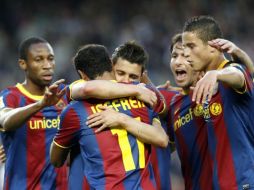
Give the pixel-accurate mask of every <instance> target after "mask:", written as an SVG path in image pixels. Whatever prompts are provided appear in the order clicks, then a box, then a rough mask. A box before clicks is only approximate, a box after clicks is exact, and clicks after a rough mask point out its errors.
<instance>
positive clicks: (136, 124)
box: [120, 114, 168, 148]
mask: <svg viewBox="0 0 254 190" xmlns="http://www.w3.org/2000/svg"><path fill="white" fill-rule="evenodd" d="M120 122H121V126H122V127H123V128H124V129H125V130H127V131H128V132H129V133H131V134H132V135H134V136H135V137H137V138H138V139H139V140H140V141H142V142H144V143H147V144H152V145H155V146H159V147H164V148H165V147H167V145H168V136H167V134H166V132H165V131H164V129H163V128H162V127H161V125H160V123H159V122H156V123H155V122H154V123H153V126H152V125H149V124H146V123H143V122H140V121H138V120H136V119H133V118H131V117H129V116H127V115H125V114H122V116H121V119H120Z"/></svg>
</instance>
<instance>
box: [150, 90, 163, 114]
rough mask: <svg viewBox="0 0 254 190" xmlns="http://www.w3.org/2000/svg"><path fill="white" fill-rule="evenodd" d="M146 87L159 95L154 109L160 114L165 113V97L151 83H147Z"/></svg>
mask: <svg viewBox="0 0 254 190" xmlns="http://www.w3.org/2000/svg"><path fill="white" fill-rule="evenodd" d="M146 87H147V88H149V89H150V90H152V91H154V92H155V94H156V96H157V103H156V105H155V106H154V108H153V109H154V111H155V112H157V113H158V114H161V113H164V111H166V104H165V98H164V97H163V95H162V94H161V92H160V91H159V90H158V89H157V88H156V87H152V86H150V85H146Z"/></svg>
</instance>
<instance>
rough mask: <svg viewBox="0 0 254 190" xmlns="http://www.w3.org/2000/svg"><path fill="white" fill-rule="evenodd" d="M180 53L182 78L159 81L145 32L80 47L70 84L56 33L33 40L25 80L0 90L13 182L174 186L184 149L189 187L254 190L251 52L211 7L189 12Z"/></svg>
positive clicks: (46, 186) (176, 47)
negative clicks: (150, 71) (59, 74)
mask: <svg viewBox="0 0 254 190" xmlns="http://www.w3.org/2000/svg"><path fill="white" fill-rule="evenodd" d="M170 54H171V60H170V68H171V71H172V73H173V76H174V79H175V83H176V85H177V87H172V86H170V85H168V84H164V85H161V86H160V87H155V86H154V85H153V83H152V82H151V80H150V79H149V77H148V76H147V74H146V73H145V72H144V71H145V70H146V68H145V66H146V63H147V62H148V55H147V53H146V51H145V49H144V48H143V47H142V46H141V45H139V44H137V43H136V42H135V41H128V42H126V43H124V44H122V45H120V46H118V47H117V48H116V49H115V51H114V52H113V54H112V56H110V55H109V53H108V51H107V48H106V47H105V46H103V45H100V44H86V45H84V46H82V47H81V48H80V49H78V50H77V52H76V54H75V56H74V57H73V65H74V67H75V69H76V72H77V73H78V75H79V76H80V80H78V81H75V82H73V83H71V84H69V85H66V84H64V80H63V79H61V80H58V81H56V82H54V83H52V80H53V75H54V67H55V58H54V51H53V48H52V47H51V45H50V44H49V42H47V41H46V40H44V39H42V38H38V37H32V38H28V39H26V40H24V41H23V42H22V43H21V44H20V47H19V61H18V63H19V66H20V68H21V69H22V70H23V71H24V72H25V81H24V82H23V83H17V85H15V86H12V87H8V88H6V89H4V90H2V92H1V94H0V124H1V128H0V129H1V132H0V133H1V139H2V143H3V150H1V152H0V154H1V158H2V157H3V156H4V159H2V161H5V173H4V190H23V189H24V190H25V189H28V190H33V189H35V190H65V189H66V190H67V189H70V190H79V189H80V190H81V189H87V190H92V189H96V190H109V189H114V190H121V189H122V190H156V189H159V190H171V189H172V188H171V181H170V158H171V156H170V154H171V153H172V152H173V151H174V150H176V151H177V153H178V156H179V159H180V163H181V170H182V176H183V179H184V186H185V189H186V190H238V189H244V190H248V189H250V190H251V189H254V113H253V111H252V108H253V107H254V94H253V93H254V89H253V73H254V66H253V63H252V61H251V59H250V58H249V56H248V55H247V54H246V53H245V52H244V51H243V50H242V49H240V48H239V47H237V46H236V45H235V44H234V43H232V42H230V41H228V40H226V39H223V38H222V32H221V29H220V27H219V25H218V23H217V21H215V20H214V19H213V18H212V17H210V16H197V17H192V18H190V19H189V20H187V21H186V23H185V25H184V27H183V30H182V33H179V34H176V35H175V36H174V37H173V38H172V41H171V45H170ZM226 56H227V57H228V59H227V58H226ZM73 72H74V71H73Z"/></svg>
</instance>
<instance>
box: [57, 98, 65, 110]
mask: <svg viewBox="0 0 254 190" xmlns="http://www.w3.org/2000/svg"><path fill="white" fill-rule="evenodd" d="M55 106H56V108H57V109H60V110H62V109H64V107H65V106H66V105H65V103H64V101H63V100H59V101H58V102H57V104H56V105H55Z"/></svg>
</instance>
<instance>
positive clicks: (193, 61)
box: [182, 32, 210, 71]
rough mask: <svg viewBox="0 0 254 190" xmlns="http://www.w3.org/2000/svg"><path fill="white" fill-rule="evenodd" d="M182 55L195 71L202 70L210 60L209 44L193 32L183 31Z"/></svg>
mask: <svg viewBox="0 0 254 190" xmlns="http://www.w3.org/2000/svg"><path fill="white" fill-rule="evenodd" d="M182 40H183V47H184V55H185V57H186V59H187V61H188V62H189V63H190V65H191V66H192V67H193V69H194V70H195V71H203V70H205V69H206V68H207V66H208V64H209V61H210V46H209V45H208V44H205V43H204V42H203V41H202V40H201V39H200V38H199V37H198V36H197V35H196V33H193V32H184V33H183V36H182Z"/></svg>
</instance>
